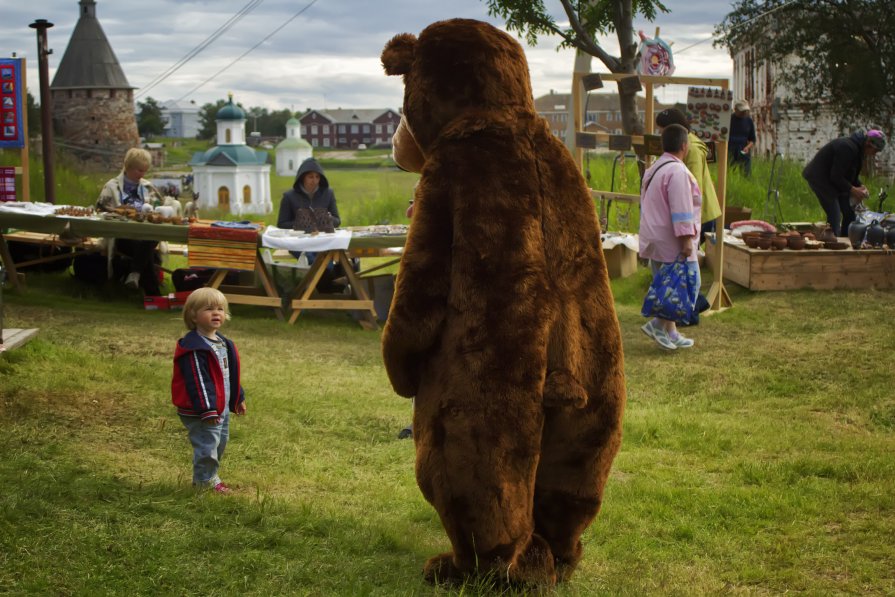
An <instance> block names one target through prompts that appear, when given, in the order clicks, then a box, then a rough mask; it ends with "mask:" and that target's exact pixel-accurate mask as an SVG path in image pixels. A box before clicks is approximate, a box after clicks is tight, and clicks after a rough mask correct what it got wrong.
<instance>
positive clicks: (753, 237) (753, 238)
mask: <svg viewBox="0 0 895 597" xmlns="http://www.w3.org/2000/svg"><path fill="white" fill-rule="evenodd" d="M893 230H895V228H893ZM760 238H761V237H760V236H758V235H757V234H750V235H749V236H746V235H745V234H744V235H743V242H744V243H746V246H747V247H749V248H750V249H757V248H758V240H759V239H760Z"/></svg>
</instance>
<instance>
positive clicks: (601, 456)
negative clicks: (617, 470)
mask: <svg viewBox="0 0 895 597" xmlns="http://www.w3.org/2000/svg"><path fill="white" fill-rule="evenodd" d="M591 401H592V402H594V403H593V404H591V403H589V404H588V406H587V407H586V408H584V409H568V408H564V409H547V413H546V419H545V424H544V436H543V441H542V444H541V460H540V463H539V465H538V475H537V481H536V484H535V499H534V519H535V532H537V533H538V534H540V535H541V536H542V537H544V539H545V540H546V541H547V543H548V544H549V545H550V549H551V551H552V552H553V556H554V558H555V563H556V573H557V578H558V580H560V581H562V580H565V579H567V578H568V577H569V576H570V575H571V574H572V572H573V571H574V570H575V567H576V566H577V565H578V561H579V560H580V559H581V553H582V549H581V541H580V539H581V534H582V533H583V532H584V531H585V530H586V529H587V527H588V526H589V525H590V523H591V522H593V520H594V518H595V517H596V516H597V512H599V510H600V505H601V503H602V499H603V487H604V485H605V484H606V478H607V477H608V476H609V469H610V467H611V465H612V460H613V458H614V457H615V454H616V452H617V451H618V448H619V444H620V443H621V411H620V409H617V408H614V407H610V406H606V404H605V403H604V404H603V406H602V407H600V406H598V405H599V402H596V401H594V399H593V398H591Z"/></svg>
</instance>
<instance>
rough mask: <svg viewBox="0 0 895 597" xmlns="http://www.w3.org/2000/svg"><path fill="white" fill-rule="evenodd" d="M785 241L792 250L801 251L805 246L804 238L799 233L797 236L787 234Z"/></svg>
mask: <svg viewBox="0 0 895 597" xmlns="http://www.w3.org/2000/svg"><path fill="white" fill-rule="evenodd" d="M786 241H787V245H788V246H789V248H790V249H792V250H793V251H801V250H802V249H804V248H805V239H804V238H803V237H802V235H801V234H799V235H797V236H789V237H787V239H786Z"/></svg>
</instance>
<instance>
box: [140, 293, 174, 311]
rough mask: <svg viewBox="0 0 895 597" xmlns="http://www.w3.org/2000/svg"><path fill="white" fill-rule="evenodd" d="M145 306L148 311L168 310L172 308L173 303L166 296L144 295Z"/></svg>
mask: <svg viewBox="0 0 895 597" xmlns="http://www.w3.org/2000/svg"><path fill="white" fill-rule="evenodd" d="M143 308H144V309H146V310H147V311H162V310H165V311H167V310H168V309H170V308H171V303H170V302H169V301H168V297H166V296H144V297H143Z"/></svg>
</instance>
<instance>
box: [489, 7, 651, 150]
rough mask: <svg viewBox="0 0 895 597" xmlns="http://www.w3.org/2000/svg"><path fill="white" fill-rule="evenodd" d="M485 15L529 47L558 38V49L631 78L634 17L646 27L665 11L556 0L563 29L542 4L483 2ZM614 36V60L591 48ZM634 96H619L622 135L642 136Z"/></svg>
mask: <svg viewBox="0 0 895 597" xmlns="http://www.w3.org/2000/svg"><path fill="white" fill-rule="evenodd" d="M486 2H487V4H488V14H490V15H492V16H496V17H500V18H502V19H505V20H506V22H507V29H509V30H510V31H516V32H517V33H519V34H520V35H522V36H524V37H525V40H526V41H527V42H528V43H529V44H530V45H534V44H535V43H536V42H537V38H538V35H558V36H559V37H561V38H562V40H563V41H562V43H561V44H560V47H564V48H576V49H578V50H580V51H581V52H584V53H586V54H589V55H590V56H593V57H594V58H597V59H598V60H600V62H602V63H603V64H604V65H605V66H606V68H608V69H609V71H610V72H613V73H630V74H633V73H634V72H635V67H636V65H637V45H638V44H637V42H636V41H635V39H634V28H633V25H634V15H636V14H641V15H643V17H644V18H646V19H647V20H648V21H653V20H654V19H655V18H656V14H657V12H664V13H667V12H668V9H667V8H665V6H664V5H663V4H662V3H661V2H660V1H659V0H560V3H561V4H562V7H563V10H564V11H565V13H566V17H568V19H569V27H568V28H567V29H562V28H560V27H559V26H558V25H557V24H556V22H555V20H554V19H553V17H552V16H550V14H549V13H548V12H547V9H546V8H545V6H544V2H543V0H486ZM613 31H614V32H615V34H616V37H617V38H618V46H619V48H620V56H612V55H610V54H609V53H608V52H606V51H605V50H604V49H603V48H602V47H601V46H600V45H599V44H598V43H597V42H596V38H597V35H606V34H608V33H610V32H613ZM636 95H637V94H636V92H631V91H622V90H619V107H620V109H621V113H622V128H623V130H624V131H625V132H626V133H628V134H638V133H642V132H643V122H642V121H641V120H640V117H639V116H638V115H637V104H636V100H635V98H636Z"/></svg>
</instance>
